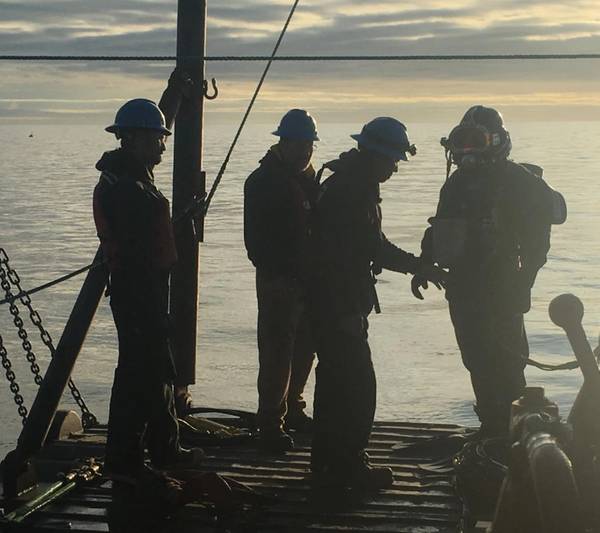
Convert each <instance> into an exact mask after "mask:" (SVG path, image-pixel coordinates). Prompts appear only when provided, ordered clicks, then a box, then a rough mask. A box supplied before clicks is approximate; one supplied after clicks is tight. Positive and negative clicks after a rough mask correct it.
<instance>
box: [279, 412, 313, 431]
mask: <svg viewBox="0 0 600 533" xmlns="http://www.w3.org/2000/svg"><path fill="white" fill-rule="evenodd" d="M283 424H284V427H285V429H286V431H290V430H292V431H297V432H298V433H312V430H313V419H312V418H311V417H310V416H308V415H307V414H306V413H305V412H304V411H296V412H293V413H288V414H287V415H286V417H285V419H284V421H283Z"/></svg>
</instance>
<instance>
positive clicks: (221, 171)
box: [204, 0, 300, 215]
mask: <svg viewBox="0 0 600 533" xmlns="http://www.w3.org/2000/svg"><path fill="white" fill-rule="evenodd" d="M299 2H300V0H295V1H294V5H293V6H292V9H291V10H290V14H289V15H288V18H287V20H286V21H285V24H284V25H283V29H282V30H281V34H280V35H279V39H277V43H275V48H273V52H272V54H271V57H270V58H269V61H268V63H267V66H266V67H265V70H264V71H263V73H262V76H261V77H260V81H259V82H258V85H257V86H256V90H255V91H254V94H253V95H252V98H251V100H250V103H249V104H248V108H247V109H246V113H245V114H244V118H243V119H242V122H241V124H240V127H239V128H238V130H237V133H236V134H235V137H234V138H233V142H232V143H231V146H230V147H229V151H228V152H227V155H226V156H225V159H224V160H223V164H222V165H221V168H220V169H219V173H218V174H217V177H216V178H215V181H214V182H213V184H212V187H211V188H210V192H209V193H208V196H207V197H206V202H205V203H204V215H206V213H207V212H208V208H209V207H210V202H211V201H212V198H213V196H214V195H215V192H216V191H217V187H218V186H219V183H221V179H222V178H223V174H225V170H226V169H227V165H228V163H229V159H230V157H231V154H232V153H233V150H234V148H235V145H236V144H237V142H238V139H239V138H240V135H241V134H242V130H243V129H244V126H245V125H246V121H247V120H248V117H249V116H250V111H252V107H254V102H256V98H257V97H258V93H259V92H260V90H261V88H262V86H263V83H264V81H265V79H266V77H267V74H268V73H269V69H270V68H271V65H272V64H273V60H274V59H275V56H276V55H277V51H278V50H279V45H280V44H281V41H283V37H284V35H285V32H286V31H287V29H288V26H289V25H290V22H291V20H292V17H293V16H294V13H295V11H296V7H298V3H299Z"/></svg>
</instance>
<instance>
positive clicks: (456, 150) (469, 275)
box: [412, 106, 566, 437]
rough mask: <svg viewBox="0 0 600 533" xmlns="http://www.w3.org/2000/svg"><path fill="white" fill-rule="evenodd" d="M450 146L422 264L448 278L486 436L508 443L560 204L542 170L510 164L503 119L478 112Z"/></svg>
mask: <svg viewBox="0 0 600 533" xmlns="http://www.w3.org/2000/svg"><path fill="white" fill-rule="evenodd" d="M442 144H443V145H444V146H445V147H446V153H447V158H448V171H449V170H450V167H451V165H452V164H456V165H457V167H458V168H457V169H456V171H455V172H453V173H452V175H450V176H449V178H448V179H447V180H446V182H445V183H444V185H443V187H442V190H441V192H440V199H439V203H438V207H437V212H436V215H435V217H433V218H431V219H430V220H429V222H430V223H431V227H429V228H428V229H427V230H426V232H425V236H424V238H423V242H422V257H423V259H424V260H425V261H428V262H431V263H433V262H436V263H437V264H438V265H440V266H443V267H448V268H449V273H450V278H449V281H448V283H447V285H446V298H447V299H448V302H449V307H450V317H451V320H452V324H453V326H454V330H455V333H456V339H457V341H458V346H459V348H460V351H461V354H462V360H463V363H464V365H465V367H466V368H467V370H469V372H470V375H471V382H472V384H473V390H474V392H475V398H476V406H475V411H476V413H477V415H478V416H479V419H480V421H481V429H480V433H481V436H483V437H486V436H501V435H506V434H507V432H508V426H509V418H510V407H511V403H512V401H513V400H515V399H517V398H519V397H520V396H521V393H522V391H523V388H524V387H525V376H524V372H523V371H524V368H525V359H526V358H527V357H528V354H529V349H528V343H527V337H526V335H525V328H524V323H523V314H524V313H526V312H527V311H528V310H529V308H530V305H531V300H530V299H531V289H532V287H533V284H534V282H535V278H536V275H537V273H538V270H539V269H540V268H541V267H542V265H544V263H545V262H546V254H547V253H548V250H549V248H550V225H551V224H552V223H553V209H554V206H555V205H556V202H555V200H556V199H557V198H558V200H559V203H560V200H561V199H562V197H561V196H560V194H558V193H556V192H555V191H553V190H552V189H551V188H550V187H549V186H548V185H547V184H546V183H545V182H544V181H543V179H542V177H541V176H542V169H541V168H539V167H536V166H534V165H520V164H517V163H515V162H513V161H511V160H510V159H508V156H509V154H510V151H511V147H512V144H511V139H510V135H509V133H508V132H507V131H506V130H505V128H504V124H503V120H502V116H501V115H500V113H498V112H497V111H496V110H495V109H492V108H488V107H483V106H474V107H472V108H470V109H469V110H468V111H467V113H466V114H465V116H464V118H463V119H462V121H461V123H460V125H459V126H457V127H456V128H454V130H453V131H452V132H451V134H450V136H449V138H448V139H442ZM563 205H564V201H563ZM564 209H566V207H564ZM559 211H560V209H559ZM559 218H561V215H560V214H559ZM560 222H561V221H560V220H559V221H557V223H560ZM423 285H424V280H422V279H421V278H420V277H419V276H416V277H415V278H414V279H413V283H412V286H413V293H414V294H415V296H416V297H417V298H422V295H421V293H420V290H419V289H420V288H421V287H422V286H423Z"/></svg>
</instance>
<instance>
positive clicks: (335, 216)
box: [310, 150, 420, 475]
mask: <svg viewBox="0 0 600 533" xmlns="http://www.w3.org/2000/svg"><path fill="white" fill-rule="evenodd" d="M326 167H327V168H329V169H330V170H333V172H334V174H332V175H331V176H330V177H329V178H328V179H327V181H325V183H324V184H323V185H322V189H321V197H320V199H319V201H318V203H317V207H316V211H315V221H314V225H313V232H312V239H311V242H312V244H313V250H312V253H313V257H314V265H313V268H312V279H311V287H310V303H311V314H312V317H313V318H314V331H315V339H316V346H317V357H318V360H319V363H318V366H317V370H316V377H317V381H316V388H315V404H314V421H315V429H314V437H313V443H312V469H313V471H315V472H317V471H321V470H323V469H325V468H327V469H330V470H331V471H332V472H334V473H340V475H346V474H349V475H351V474H352V472H351V471H352V469H353V468H355V467H358V466H359V465H360V464H361V463H362V462H363V461H364V460H365V454H364V451H365V448H366V447H367V444H368V441H369V436H370V434H371V429H372V425H373V418H374V415H375V403H376V381H375V371H374V369H373V363H372V361H371V350H370V348H369V343H368V340H367V337H368V336H367V329H368V321H367V316H368V315H369V313H370V312H371V310H372V308H373V304H374V285H373V277H372V269H374V270H379V269H381V268H386V269H389V270H394V271H397V272H404V273H407V272H411V273H414V272H416V271H417V270H418V268H419V266H420V260H419V259H418V258H415V257H414V256H413V255H412V254H410V253H407V252H405V251H403V250H401V249H400V248H397V247H396V246H395V245H393V244H392V243H391V242H389V241H388V240H387V238H386V237H385V235H384V233H383V231H382V229H381V208H380V203H381V198H380V196H379V184H378V183H377V182H376V181H375V180H374V179H373V178H372V177H371V176H370V168H369V164H368V162H367V161H366V160H365V158H364V156H363V155H362V154H361V153H360V152H358V151H357V150H352V151H350V152H347V153H345V154H342V155H341V156H340V159H338V160H336V161H333V162H331V163H328V164H327V165H326Z"/></svg>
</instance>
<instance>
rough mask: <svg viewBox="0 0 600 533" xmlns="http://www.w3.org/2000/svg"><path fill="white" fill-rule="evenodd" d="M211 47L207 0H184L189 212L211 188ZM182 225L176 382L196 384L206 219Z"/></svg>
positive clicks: (183, 187)
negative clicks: (207, 117)
mask: <svg viewBox="0 0 600 533" xmlns="http://www.w3.org/2000/svg"><path fill="white" fill-rule="evenodd" d="M205 51H206V0H179V4H178V12H177V66H178V67H180V68H182V69H183V70H184V71H185V72H186V73H187V74H188V75H189V76H190V78H191V79H192V81H193V95H192V97H191V98H184V99H183V100H182V102H181V107H180V108H179V112H178V114H177V118H176V120H175V153H174V167H173V213H181V212H183V211H184V210H185V209H186V207H188V206H189V205H190V204H191V203H192V201H193V200H194V198H195V197H199V196H201V195H203V194H204V193H205V192H206V179H205V175H204V173H203V172H202V140H203V139H202V134H203V131H202V129H203V112H204V90H203V83H204V55H205ZM180 224H181V226H179V227H178V228H177V231H176V235H175V239H176V244H177V254H178V261H177V264H176V265H175V268H174V270H173V274H172V276H171V305H170V310H171V316H172V318H173V324H174V335H173V344H174V348H175V349H174V356H175V367H176V369H177V378H176V383H177V384H178V385H191V384H193V383H195V381H196V379H195V376H196V333H197V332H196V329H197V322H198V319H197V317H198V264H199V258H198V252H199V247H198V242H199V241H200V240H202V237H203V233H204V221H203V220H191V219H189V218H186V219H185V220H182V221H181V222H180Z"/></svg>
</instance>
